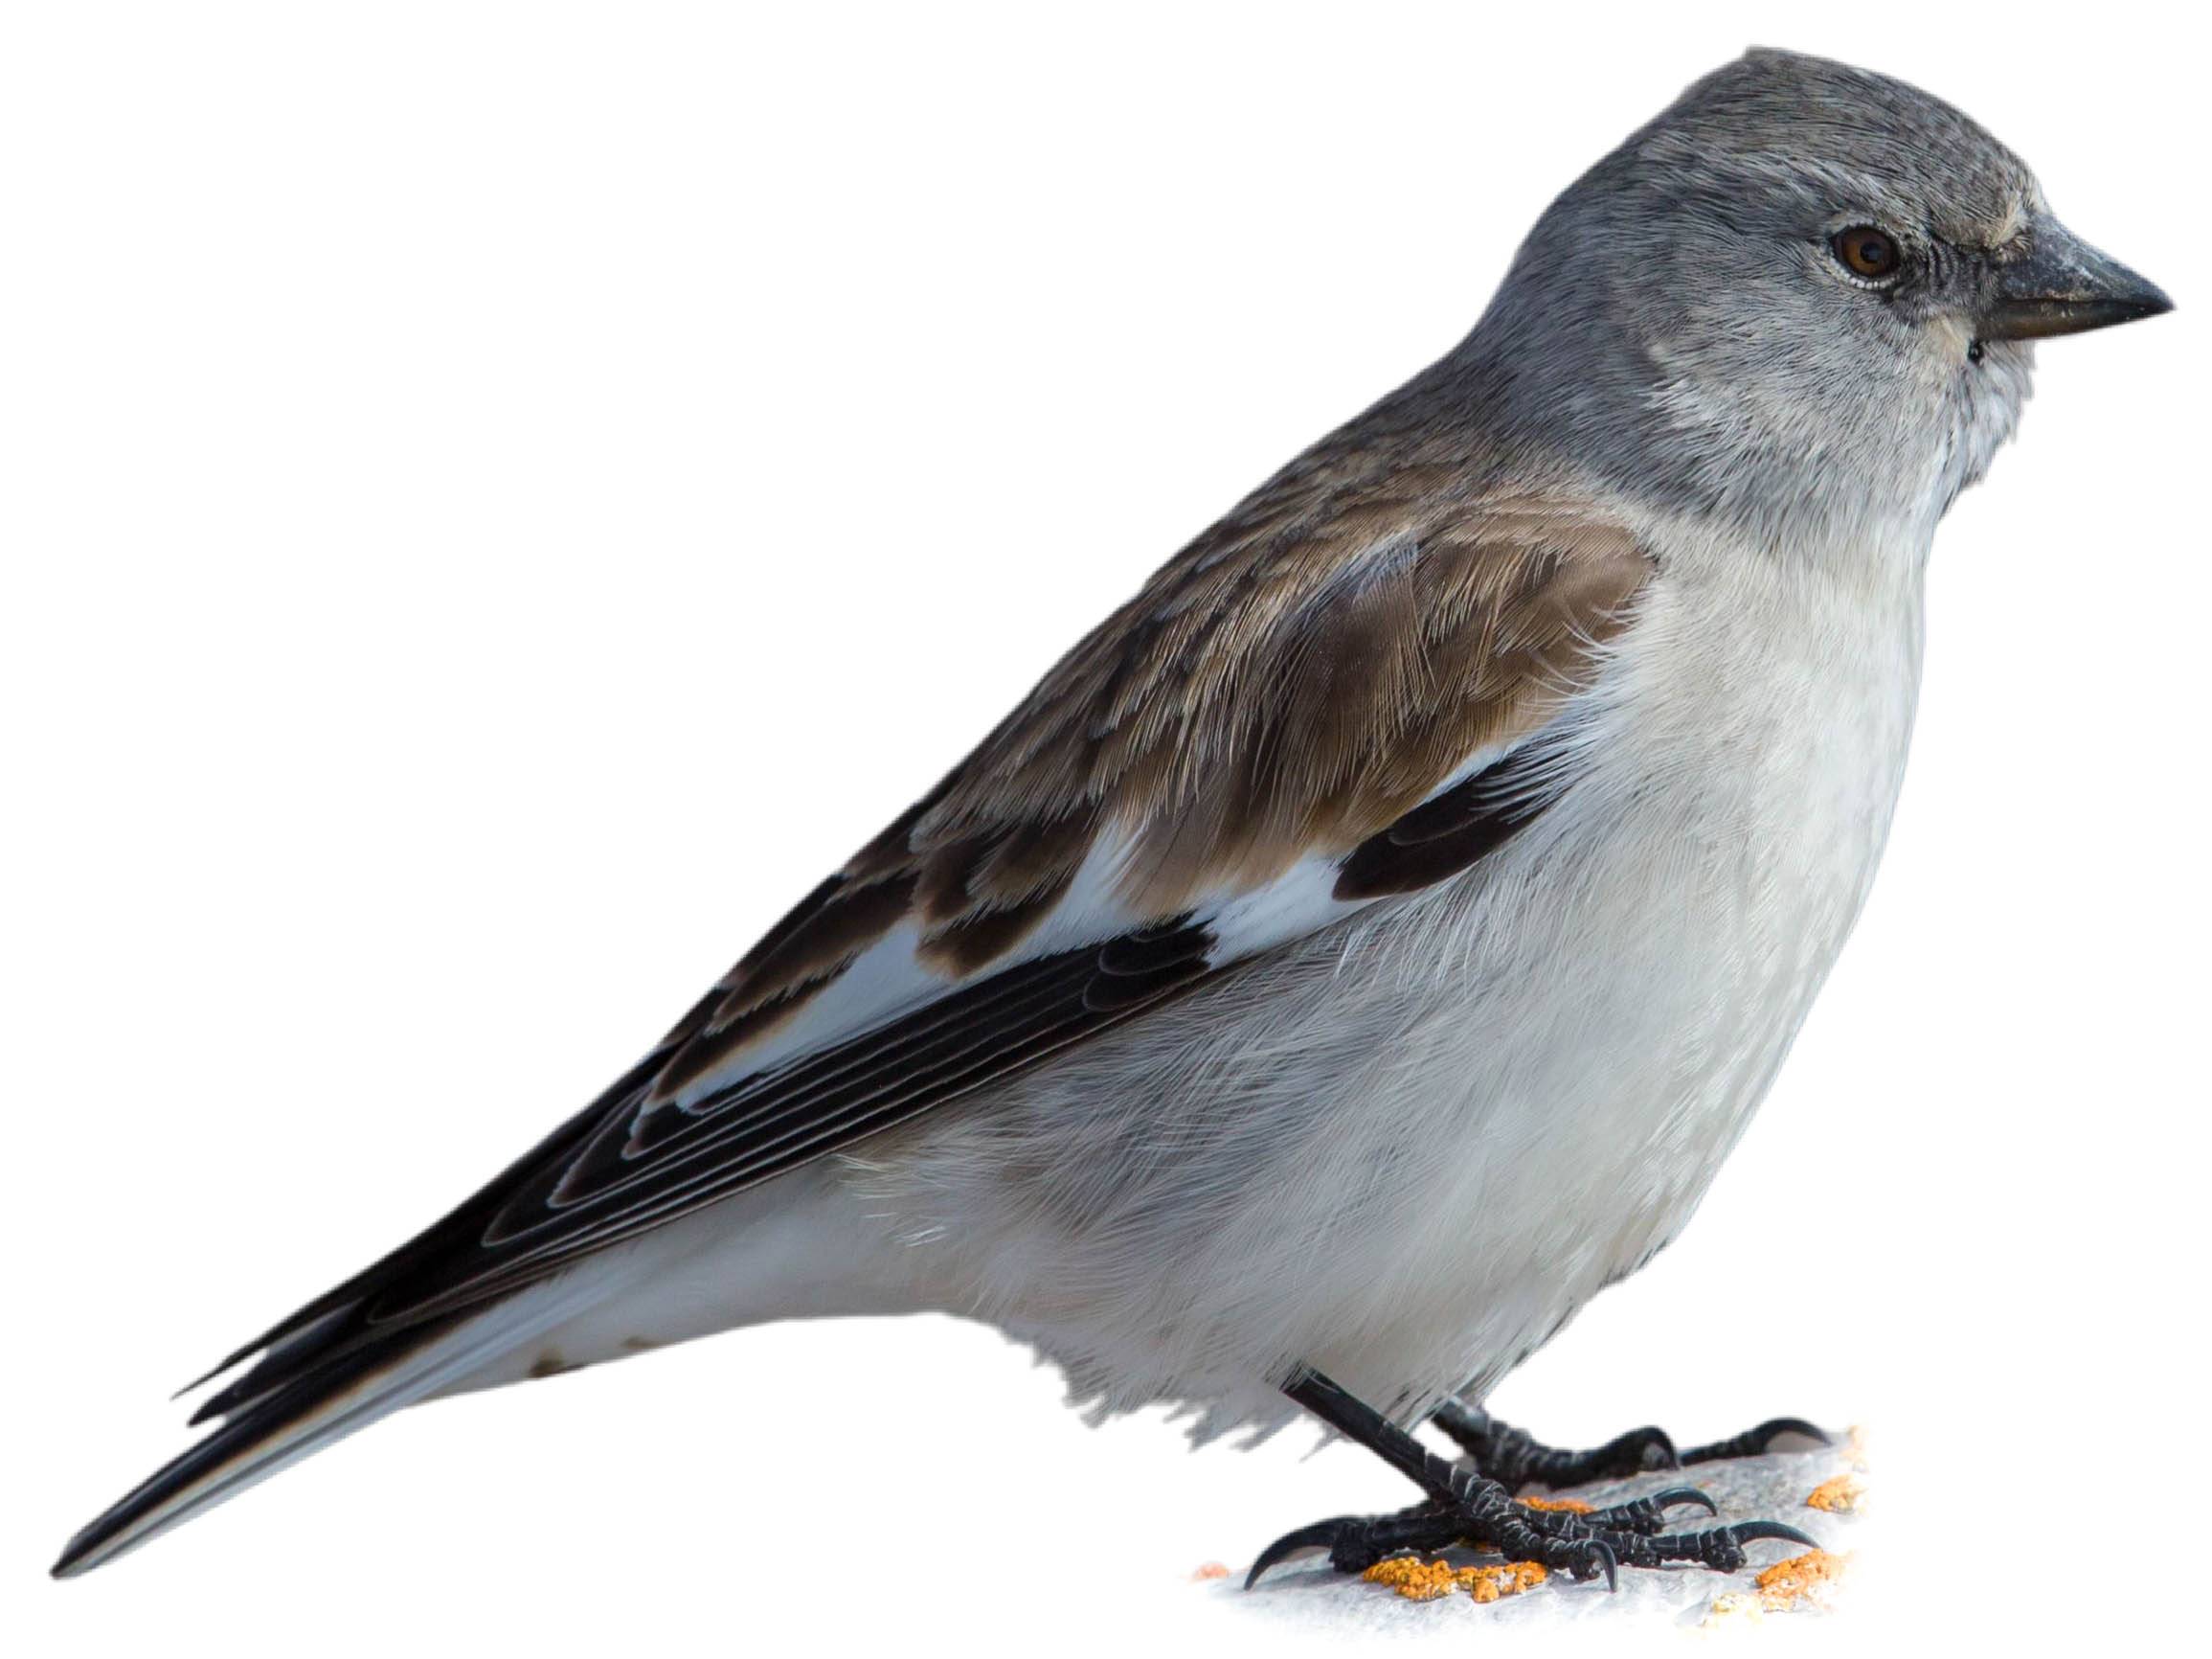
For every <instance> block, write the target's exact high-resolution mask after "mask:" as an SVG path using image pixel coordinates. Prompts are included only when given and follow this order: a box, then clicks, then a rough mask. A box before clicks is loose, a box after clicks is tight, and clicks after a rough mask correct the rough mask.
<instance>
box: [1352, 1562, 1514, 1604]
mask: <svg viewBox="0 0 2212 1659" xmlns="http://www.w3.org/2000/svg"><path fill="white" fill-rule="evenodd" d="M1360 1577H1361V1578H1363V1579H1366V1580H1367V1582H1368V1583H1370V1584H1388V1586H1389V1587H1390V1588H1391V1589H1393V1590H1395V1591H1396V1592H1397V1593H1398V1594H1399V1595H1401V1596H1403V1597H1405V1598H1406V1600H1407V1601H1409V1602H1435V1601H1440V1600H1441V1599H1442V1598H1444V1597H1446V1596H1449V1595H1451V1594H1452V1593H1453V1592H1454V1591H1455V1590H1464V1591H1466V1592H1467V1594H1468V1595H1470V1596H1472V1597H1474V1598H1475V1600H1476V1601H1478V1602H1495V1601H1497V1600H1499V1598H1501V1597H1502V1596H1518V1595H1519V1594H1521V1592H1522V1591H1524V1590H1533V1589H1534V1588H1536V1586H1537V1585H1539V1584H1541V1583H1543V1582H1544V1579H1545V1572H1544V1568H1543V1567H1542V1566H1541V1565H1540V1564H1538V1563H1537V1562H1535V1561H1512V1562H1508V1563H1507V1564H1506V1565H1504V1566H1501V1567H1455V1566H1453V1565H1452V1563H1451V1562H1449V1561H1445V1560H1435V1561H1424V1560H1422V1559H1421V1558H1420V1557H1417V1556H1393V1557H1390V1558H1389V1559H1388V1560H1387V1561H1377V1562H1376V1563H1375V1564H1374V1565H1373V1566H1371V1567H1369V1568H1368V1569H1367V1570H1366V1572H1365V1573H1362V1574H1361V1575H1360Z"/></svg>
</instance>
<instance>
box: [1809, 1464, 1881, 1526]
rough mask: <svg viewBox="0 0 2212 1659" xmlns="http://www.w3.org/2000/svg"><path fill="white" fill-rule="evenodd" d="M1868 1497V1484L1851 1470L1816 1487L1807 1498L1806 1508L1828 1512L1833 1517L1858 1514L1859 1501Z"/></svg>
mask: <svg viewBox="0 0 2212 1659" xmlns="http://www.w3.org/2000/svg"><path fill="white" fill-rule="evenodd" d="M1865 1495H1866V1483H1865V1482H1864V1481H1862V1480H1861V1479H1860V1478H1859V1477H1858V1476H1857V1475H1855V1474H1853V1473H1851V1472H1850V1471H1849V1470H1846V1471H1844V1472H1843V1473H1842V1474H1840V1475H1837V1476H1835V1477H1833V1478H1832V1479H1829V1480H1824V1481H1822V1482H1821V1483H1820V1484H1819V1485H1818V1486H1817V1487H1815V1488H1814V1489H1812V1491H1811V1492H1810V1493H1808V1494H1807V1496H1806V1498H1805V1507H1806V1508H1807V1509H1812V1510H1826V1511H1828V1512H1829V1513H1830V1514H1832V1515H1848V1514H1855V1513H1857V1512H1858V1509H1859V1500H1860V1499H1861V1498H1863V1497H1864V1496H1865Z"/></svg>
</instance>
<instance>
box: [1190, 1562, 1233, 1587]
mask: <svg viewBox="0 0 2212 1659" xmlns="http://www.w3.org/2000/svg"><path fill="white" fill-rule="evenodd" d="M1228 1577H1229V1569H1228V1568H1227V1567H1225V1566H1223V1565H1222V1564H1221V1563H1220V1562H1219V1561H1208V1562H1207V1563H1206V1564H1205V1565H1204V1566H1203V1567H1201V1568H1199V1569H1198V1571H1197V1572H1195V1573H1193V1574H1191V1575H1190V1581H1191V1582H1192V1583H1194V1584H1203V1583H1205V1582H1206V1580H1207V1579H1226V1578H1228Z"/></svg>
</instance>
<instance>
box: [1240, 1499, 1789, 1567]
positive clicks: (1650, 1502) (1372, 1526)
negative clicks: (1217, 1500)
mask: <svg viewBox="0 0 2212 1659" xmlns="http://www.w3.org/2000/svg"><path fill="white" fill-rule="evenodd" d="M1678 1504H1702V1505H1704V1509H1705V1511H1706V1512H1707V1513H1708V1514H1710V1513H1715V1512H1717V1511H1716V1510H1715V1508H1714V1505H1713V1501H1712V1499H1710V1498H1708V1497H1707V1496H1705V1494H1704V1493H1703V1492H1701V1491H1699V1490H1697V1489H1695V1488H1691V1487H1677V1488H1674V1489H1670V1490H1667V1491H1663V1492H1659V1493H1657V1494H1655V1495H1654V1496H1651V1497H1648V1498H1638V1499H1636V1501H1634V1502H1632V1503H1626V1504H1616V1505H1614V1506H1613V1507H1612V1508H1610V1509H1603V1510H1593V1511H1590V1512H1589V1513H1587V1514H1578V1513H1575V1512H1573V1511H1568V1510H1535V1509H1530V1508H1529V1507H1528V1506H1527V1505H1525V1504H1522V1503H1517V1502H1515V1501H1514V1498H1513V1494H1512V1493H1511V1492H1510V1491H1508V1490H1507V1489H1506V1488H1505V1487H1504V1486H1502V1485H1501V1484H1500V1483H1499V1482H1497V1481H1494V1480H1488V1479H1485V1478H1483V1477H1482V1476H1479V1475H1474V1474H1469V1473H1468V1472H1466V1471H1465V1470H1458V1471H1456V1472H1455V1476H1454V1481H1453V1490H1452V1492H1451V1495H1449V1496H1448V1497H1438V1498H1432V1499H1430V1500H1429V1501H1428V1502H1427V1503H1423V1504H1416V1505H1414V1506H1413V1507H1412V1508H1411V1509H1409V1510H1401V1511H1398V1512H1396V1513H1395V1514H1388V1515H1339V1516H1337V1517H1336V1518H1335V1519H1333V1520H1326V1521H1317V1522H1315V1523H1314V1524H1313V1525H1312V1526H1310V1527H1300V1528H1299V1529H1298V1531H1297V1532H1295V1533H1286V1534H1283V1536H1281V1537H1279V1538H1277V1539H1276V1540H1275V1542H1274V1543H1272V1544H1270V1545H1269V1546H1268V1547H1267V1548H1266V1549H1264V1550H1262V1551H1261V1552H1260V1555H1259V1559H1258V1560H1256V1561H1254V1562H1253V1567H1252V1571H1251V1573H1249V1574H1248V1575H1247V1576H1246V1578H1245V1581H1244V1584H1245V1588H1246V1589H1248V1590H1249V1589H1251V1588H1252V1586H1253V1585H1254V1584H1256V1583H1257V1582H1259V1579H1260V1575H1261V1574H1263V1573H1265V1572H1266V1571H1267V1570H1268V1569H1269V1568H1270V1567H1272V1566H1274V1565H1275V1563H1276V1562H1278V1561H1281V1560H1283V1559H1284V1558H1285V1557H1289V1556H1293V1555H1296V1554H1297V1553H1298V1552H1299V1551H1301V1550H1309V1549H1325V1550H1327V1551H1328V1553H1329V1565H1330V1566H1332V1567H1334V1568H1335V1569H1336V1570H1337V1571H1338V1572H1340V1573H1364V1572H1366V1570H1367V1569H1368V1568H1369V1567H1371V1566H1373V1565H1374V1564H1375V1563H1376V1562H1377V1561H1380V1560H1382V1559H1384V1558H1385V1557H1388V1556H1395V1555H1400V1554H1403V1553H1404V1552H1406V1551H1409V1550H1416V1551H1433V1550H1442V1549H1448V1548H1450V1547H1452V1546H1454V1545H1461V1544H1464V1545H1471V1546H1473V1547H1474V1548H1477V1549H1480V1550H1494V1551H1496V1552H1498V1553H1499V1554H1501V1555H1502V1556H1504V1557H1505V1558H1506V1559H1507V1560H1512V1561H1535V1562H1537V1563H1539V1564H1540V1565H1542V1566H1543V1567H1544V1568H1545V1569H1546V1571H1549V1572H1561V1573H1566V1574H1568V1575H1569V1576H1570V1577H1573V1578H1576V1579H1596V1578H1600V1577H1602V1578H1603V1579H1605V1581H1606V1585H1607V1587H1608V1588H1609V1589H1617V1588H1618V1587H1619V1577H1618V1571H1617V1569H1619V1568H1621V1567H1662V1566H1666V1565H1668V1564H1670V1563H1672V1562H1677V1561H1687V1562H1694V1563H1696V1564H1698V1565H1701V1566H1706V1567H1711V1568H1712V1569H1714V1570H1715V1571H1716V1572H1723V1573H1732V1572H1734V1571H1735V1570H1736V1569H1737V1568H1739V1567H1741V1566H1743V1564H1744V1561H1745V1555H1744V1546H1745V1545H1747V1544H1751V1543H1756V1542H1758V1541H1759V1540H1760V1539H1763V1538H1777V1539H1782V1540H1784V1541H1786V1542H1789V1543H1793V1544H1797V1545H1801V1546H1803V1547H1805V1548H1807V1549H1812V1548H1816V1547H1817V1546H1816V1545H1815V1543H1814V1540H1813V1539H1811V1538H1809V1537H1807V1536H1806V1535H1805V1534H1803V1533H1800V1532H1798V1531H1797V1530H1796V1529H1795V1528H1794V1527H1785V1526H1783V1525H1781V1524H1780V1523H1779V1522H1777V1521H1741V1522H1737V1523H1736V1524H1734V1525H1732V1526H1726V1527H1713V1528H1710V1529H1708V1530H1706V1531H1704V1532H1701V1533H1662V1532H1660V1531H1659V1528H1660V1527H1661V1526H1663V1525H1664V1524H1665V1521H1664V1515H1665V1511H1667V1510H1668V1509H1669V1508H1671V1507H1673V1506H1675V1505H1678Z"/></svg>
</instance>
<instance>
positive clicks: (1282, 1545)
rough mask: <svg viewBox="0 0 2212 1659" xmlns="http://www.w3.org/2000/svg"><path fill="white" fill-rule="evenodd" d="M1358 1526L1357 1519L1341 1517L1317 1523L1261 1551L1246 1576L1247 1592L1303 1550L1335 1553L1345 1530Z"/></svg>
mask: <svg viewBox="0 0 2212 1659" xmlns="http://www.w3.org/2000/svg"><path fill="white" fill-rule="evenodd" d="M1358 1524H1359V1522H1358V1517H1357V1516H1354V1515H1339V1516H1337V1517H1336V1519H1334V1520H1329V1521H1316V1522H1315V1523H1314V1524H1313V1525H1312V1526H1310V1527H1300V1528H1298V1531H1297V1532H1295V1533H1285V1534H1283V1535H1282V1536H1281V1537H1279V1538H1277V1539H1275V1542H1274V1543H1272V1544H1270V1545H1268V1547H1267V1548H1266V1549H1264V1550H1262V1551H1260V1553H1259V1559H1258V1560H1256V1561H1254V1562H1253V1564H1252V1571H1251V1572H1249V1573H1247V1574H1246V1575H1245V1576H1244V1587H1245V1588H1246V1589H1248V1590H1249V1589H1251V1588H1252V1587H1253V1585H1254V1584H1256V1583H1258V1582H1259V1576H1260V1575H1261V1574H1262V1573H1264V1572H1266V1571H1267V1570H1268V1569H1269V1568H1270V1567H1272V1566H1274V1565H1275V1563H1276V1562H1278V1561H1281V1560H1284V1559H1286V1558H1287V1557H1291V1556H1295V1555H1297V1554H1298V1552H1299V1551H1300V1550H1311V1549H1315V1548H1323V1549H1329V1550H1334V1549H1335V1548H1336V1547H1337V1540H1338V1539H1339V1538H1340V1537H1342V1536H1343V1532H1344V1529H1345V1528H1346V1527H1351V1526H1357V1525H1358Z"/></svg>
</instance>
